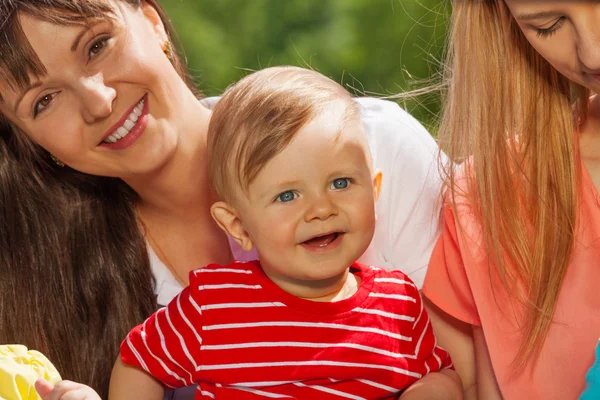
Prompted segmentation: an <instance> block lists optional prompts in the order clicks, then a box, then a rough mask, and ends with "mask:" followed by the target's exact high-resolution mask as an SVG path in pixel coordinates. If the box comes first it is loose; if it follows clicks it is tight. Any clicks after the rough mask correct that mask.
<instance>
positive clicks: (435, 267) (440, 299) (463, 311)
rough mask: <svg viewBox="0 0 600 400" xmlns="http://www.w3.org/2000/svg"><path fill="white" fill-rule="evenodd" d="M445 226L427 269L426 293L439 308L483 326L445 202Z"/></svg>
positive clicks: (453, 224)
mask: <svg viewBox="0 0 600 400" xmlns="http://www.w3.org/2000/svg"><path fill="white" fill-rule="evenodd" d="M443 213H444V226H443V229H442V233H441V235H440V238H439V239H438V241H437V243H436V245H435V247H434V249H433V253H432V254H431V259H430V261H429V267H428V269H427V275H426V276H425V283H424V284H423V294H424V295H425V297H427V298H428V299H429V300H431V301H432V302H433V303H434V304H435V305H436V306H438V307H439V308H440V309H442V310H443V311H445V312H446V313H448V314H449V315H451V316H453V317H454V318H456V319H459V320H461V321H463V322H466V323H468V324H471V325H476V326H481V322H480V320H479V314H478V312H477V305H476V303H475V300H474V298H473V293H472V291H471V284H470V282H469V278H468V276H467V272H466V270H465V263H464V257H463V251H462V250H461V247H460V242H459V240H458V232H457V228H456V219H455V217H454V213H453V212H452V208H451V207H450V206H449V205H447V204H446V205H445V206H444V209H443Z"/></svg>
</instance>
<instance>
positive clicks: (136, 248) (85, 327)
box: [0, 0, 191, 398]
mask: <svg viewBox="0 0 600 400" xmlns="http://www.w3.org/2000/svg"><path fill="white" fill-rule="evenodd" d="M145 1H146V2H148V3H149V4H150V5H152V6H153V7H155V8H156V9H157V10H158V11H159V13H160V14H161V17H162V18H163V21H164V22H165V23H166V22H167V20H166V19H165V15H164V13H163V12H162V11H161V9H160V7H159V5H158V3H157V1H156V0H145ZM121 2H123V3H127V5H128V6H132V7H139V6H140V4H141V1H140V0H121ZM115 12H117V10H115V9H114V8H113V7H112V6H111V5H110V3H109V2H107V1H106V0H104V1H103V0H44V1H43V2H42V1H39V0H3V1H2V6H0V22H1V24H0V37H2V40H1V41H0V54H2V57H0V76H1V77H2V79H4V80H6V81H7V82H11V84H13V85H22V84H24V83H27V82H28V80H29V79H30V77H31V76H39V75H43V74H44V72H45V70H44V66H43V65H42V64H41V62H40V60H39V59H38V57H37V56H36V55H35V52H34V51H33V49H32V48H31V46H30V45H29V43H28V41H27V38H26V37H25V36H24V34H23V31H22V29H21V27H20V25H19V18H18V14H19V13H28V14H31V15H33V16H36V17H38V18H41V19H43V20H47V21H51V22H53V23H56V24H61V25H65V24H84V23H85V22H86V20H89V19H91V18H99V17H102V16H104V17H107V18H111V16H112V15H114V13H115ZM165 27H166V29H167V32H168V29H169V26H168V24H166V26H165ZM174 65H175V67H176V68H177V69H178V71H179V72H180V74H181V76H182V77H183V78H184V79H187V78H186V77H187V74H186V73H185V71H184V68H183V64H182V63H181V61H180V60H179V58H178V57H176V58H175V60H174ZM187 81H188V83H190V81H189V80H187ZM190 87H191V83H190ZM136 198H137V196H136V194H135V192H133V190H132V189H131V188H129V187H128V186H127V185H125V183H123V182H122V181H121V180H119V179H115V178H106V177H98V176H90V175H87V174H83V173H80V172H77V171H74V170H72V169H70V168H68V167H65V168H60V167H58V166H56V165H55V164H54V163H53V162H52V161H51V159H50V157H49V155H48V154H47V152H46V151H45V150H43V149H42V148H41V147H40V146H38V145H36V144H34V143H32V142H31V141H30V140H29V139H28V138H27V137H26V136H25V135H24V134H23V133H22V132H20V131H18V130H17V129H16V128H15V127H14V126H13V125H11V124H10V123H9V122H8V121H7V120H6V119H4V118H0V202H1V204H2V206H1V209H0V293H2V301H1V302H0V343H19V344H24V345H26V346H28V347H29V348H33V349H37V350H39V351H41V352H43V353H44V354H45V355H46V356H48V358H49V359H50V360H51V361H52V362H53V363H54V364H55V366H56V367H57V369H58V370H59V372H60V373H61V375H62V377H63V378H64V379H71V380H75V381H78V382H82V383H85V384H87V385H90V386H92V387H93V388H94V389H96V390H97V391H98V393H99V394H100V395H101V396H102V397H103V398H106V397H107V391H108V381H109V378H110V372H111V369H112V365H113V363H114V361H115V359H116V357H117V354H118V352H119V344H120V342H121V340H122V339H123V338H124V337H125V335H126V334H127V332H128V331H129V330H130V329H131V328H132V327H133V326H135V325H136V324H138V323H139V322H141V321H143V320H144V319H145V318H146V317H147V316H148V315H150V314H151V313H152V312H153V311H154V310H155V308H156V304H155V299H154V294H153V280H152V275H151V271H150V264H149V260H148V254H147V250H146V242H145V240H144V237H143V235H142V232H141V230H140V228H139V223H138V219H137V214H136V211H135V201H136Z"/></svg>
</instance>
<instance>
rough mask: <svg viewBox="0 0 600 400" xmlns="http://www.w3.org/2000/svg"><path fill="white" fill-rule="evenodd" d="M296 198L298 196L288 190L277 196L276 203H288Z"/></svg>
mask: <svg viewBox="0 0 600 400" xmlns="http://www.w3.org/2000/svg"><path fill="white" fill-rule="evenodd" d="M297 198H298V195H297V194H296V193H294V192H292V191H291V190H288V191H287V192H283V193H281V194H280V195H279V196H277V201H280V202H282V203H288V202H290V201H292V200H295V199H297Z"/></svg>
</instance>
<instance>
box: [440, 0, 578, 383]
mask: <svg viewBox="0 0 600 400" xmlns="http://www.w3.org/2000/svg"><path fill="white" fill-rule="evenodd" d="M453 7H454V8H453V13H452V23H451V27H450V32H449V34H450V42H449V43H450V47H449V49H448V57H447V62H446V70H445V81H446V82H445V83H446V85H445V89H446V93H445V97H446V98H445V108H444V111H443V116H442V122H441V126H440V131H439V141H440V144H441V147H442V149H443V150H445V151H446V152H447V154H448V155H449V156H450V158H451V159H452V160H453V161H456V162H459V161H465V160H468V162H467V165H468V169H467V173H466V177H465V179H466V185H467V186H466V193H465V192H464V191H463V190H460V189H459V186H458V185H457V183H458V181H459V179H460V180H462V178H461V177H459V174H460V173H459V172H457V171H456V167H452V168H450V169H449V170H447V171H446V172H447V176H448V182H447V184H448V186H449V187H450V194H451V199H452V204H453V207H454V211H455V213H456V206H457V198H458V197H464V196H466V199H467V201H468V204H469V205H470V207H471V210H472V212H473V213H474V214H475V216H477V217H478V218H479V220H480V222H481V227H482V230H483V237H484V243H483V244H484V245H485V246H486V249H487V253H488V257H489V260H490V266H493V268H495V269H494V270H491V272H492V271H493V274H494V275H498V276H499V277H500V279H501V281H502V284H503V286H504V288H505V290H506V291H507V293H510V294H515V295H516V296H517V297H518V298H519V300H520V302H521V303H522V304H523V305H525V307H526V315H525V320H524V321H523V324H522V327H521V328H522V343H521V347H520V349H519V351H518V352H517V353H516V354H517V356H516V359H515V364H516V366H517V367H518V368H516V369H515V371H518V370H520V369H521V368H522V367H523V366H524V365H525V363H526V361H527V360H528V359H529V358H530V357H532V356H533V357H535V358H537V356H538V355H539V351H540V349H541V347H542V345H543V343H544V340H545V337H546V334H547V332H548V329H549V327H550V324H551V322H552V315H553V312H554V308H555V306H556V302H557V299H558V295H559V292H560V288H561V285H562V282H563V279H564V276H565V273H566V270H567V266H568V263H569V258H570V255H571V251H572V248H573V241H574V230H575V223H576V209H577V196H576V192H577V179H576V178H577V176H578V175H577V172H578V170H577V167H576V165H577V163H576V159H577V155H576V153H575V143H574V130H575V129H576V125H575V121H577V120H578V119H579V118H585V116H586V115H585V110H586V109H587V102H588V93H587V92H586V91H585V90H584V89H583V88H581V87H576V86H574V85H572V84H571V83H570V81H568V80H567V79H566V78H565V77H563V76H561V75H560V74H559V73H558V72H557V71H556V70H555V69H554V68H553V67H552V66H551V65H550V64H549V63H548V62H547V61H546V60H544V59H543V58H542V57H541V56H540V55H539V54H538V53H537V52H536V51H535V50H534V49H533V47H531V45H530V44H529V43H528V41H527V40H526V38H525V37H524V35H523V34H522V32H521V30H520V29H519V27H518V25H517V24H516V22H515V21H514V19H513V18H512V16H511V14H510V10H508V7H507V6H506V5H505V3H504V1H503V0H470V1H462V0H455V1H454V2H453ZM473 77H480V78H476V79H474V78H473ZM573 105H575V110H574V109H573ZM573 114H575V116H574V115H573ZM460 186H462V184H461V185H460ZM508 193H510V195H508ZM459 224H460V221H459ZM519 322H520V321H519Z"/></svg>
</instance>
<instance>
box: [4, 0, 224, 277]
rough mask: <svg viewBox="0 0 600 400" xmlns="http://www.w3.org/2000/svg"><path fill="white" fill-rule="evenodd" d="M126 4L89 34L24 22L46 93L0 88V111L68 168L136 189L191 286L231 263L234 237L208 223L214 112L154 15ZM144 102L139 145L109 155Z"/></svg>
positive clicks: (165, 249)
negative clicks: (167, 50)
mask: <svg viewBox="0 0 600 400" xmlns="http://www.w3.org/2000/svg"><path fill="white" fill-rule="evenodd" d="M119 4H120V5H121V9H120V12H117V13H116V16H115V21H112V22H111V21H106V20H99V21H98V23H96V24H92V26H91V28H89V29H88V28H87V27H80V26H56V25H52V24H51V23H48V22H45V21H41V20H38V19H35V18H32V17H30V16H28V15H21V16H20V20H21V23H22V25H23V30H24V32H25V35H26V37H27V39H28V40H29V42H30V43H31V45H32V47H33V49H34V50H35V52H36V53H37V55H38V56H39V58H40V60H41V61H42V63H43V65H44V66H45V68H46V69H47V74H46V75H45V76H42V77H40V78H39V79H37V78H33V79H32V83H34V84H39V86H36V87H34V88H33V89H32V90H29V91H27V92H26V93H23V92H22V91H20V90H13V89H12V88H11V87H10V85H8V84H7V83H6V82H0V90H2V93H3V96H4V99H5V101H4V102H3V103H1V104H0V111H1V112H2V113H3V114H5V115H6V116H7V117H8V118H9V119H10V120H11V121H12V122H13V123H14V124H15V125H17V126H18V127H19V128H21V130H22V131H23V132H24V133H25V134H26V135H27V136H28V137H29V138H31V139H32V140H33V141H35V142H36V143H38V144H40V145H41V146H42V147H44V148H45V149H46V150H48V151H49V152H50V153H52V154H54V155H55V156H56V157H58V158H59V159H60V160H62V161H63V162H64V163H65V164H67V165H68V166H69V167H71V168H73V169H76V170H79V171H82V172H86V173H90V174H95V175H104V176H113V177H119V178H121V179H123V180H124V181H125V182H126V183H127V184H129V185H130V186H131V187H132V188H133V189H134V190H135V191H136V192H137V193H138V194H139V196H140V200H139V202H138V210H139V215H140V218H141V220H142V221H143V223H144V225H145V226H146V227H147V229H148V231H149V232H150V233H151V235H152V237H153V239H154V241H155V242H156V243H157V246H159V247H160V252H161V253H162V254H163V255H164V258H165V259H166V260H163V261H166V262H167V263H168V264H169V265H171V266H173V267H174V269H175V273H176V275H177V276H178V277H179V278H180V279H181V280H182V281H184V282H187V275H188V272H189V271H190V270H192V269H193V268H195V266H197V265H202V264H207V263H208V262H219V263H228V262H230V261H231V259H232V256H231V254H230V250H229V245H228V241H227V237H226V236H225V235H224V234H223V232H222V231H221V230H220V229H219V228H218V226H217V225H216V224H215V223H214V221H213V220H212V218H211V216H210V205H211V204H212V203H213V202H214V200H215V199H214V196H213V194H212V193H211V191H210V189H209V185H208V177H207V175H208V174H207V167H208V166H207V163H206V159H207V157H206V134H207V128H208V122H209V119H210V111H209V110H208V109H206V108H205V107H203V106H202V105H201V104H200V103H199V102H198V101H197V100H196V98H195V96H194V94H193V93H192V92H191V91H190V90H189V89H188V88H187V86H186V85H185V83H184V81H183V80H182V79H181V78H180V77H179V75H178V74H177V72H176V71H175V69H174V68H173V67H172V65H171V63H170V61H169V59H168V58H167V57H166V55H165V54H164V52H163V47H164V44H165V41H166V40H167V37H166V34H165V31H164V27H163V24H162V22H161V21H160V18H159V16H158V14H157V13H156V11H155V10H154V9H153V8H152V7H150V6H148V5H146V4H144V5H143V6H142V7H141V8H138V9H135V8H133V7H130V6H128V5H125V4H122V3H119ZM80 34H83V36H82V37H81V40H80V41H79V43H78V46H77V47H76V48H75V50H74V51H71V47H72V46H73V44H74V43H75V41H76V38H77V37H78V36H79V35H80ZM144 95H146V96H147V103H148V109H149V114H148V122H147V127H146V129H145V130H144V132H143V134H142V135H141V136H140V137H139V139H138V140H137V141H136V142H135V143H134V144H133V145H132V146H130V147H128V148H126V149H123V150H114V149H109V148H107V147H105V146H102V145H101V140H102V139H103V138H104V137H105V136H106V135H107V134H108V133H111V127H113V126H115V124H117V122H118V121H120V120H121V118H123V116H127V115H128V114H129V110H131V108H132V107H133V106H135V105H136V104H137V103H138V102H139V101H140V99H141V98H142V96H144ZM17 103H18V106H17ZM16 106H17V107H16ZM34 110H37V111H38V113H37V115H34ZM50 132H51V133H52V134H49V133H50ZM182 182H185V183H186V184H185V185H183V184H181V183H182ZM190 221H194V222H193V223H190ZM199 249H200V250H201V251H199Z"/></svg>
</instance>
